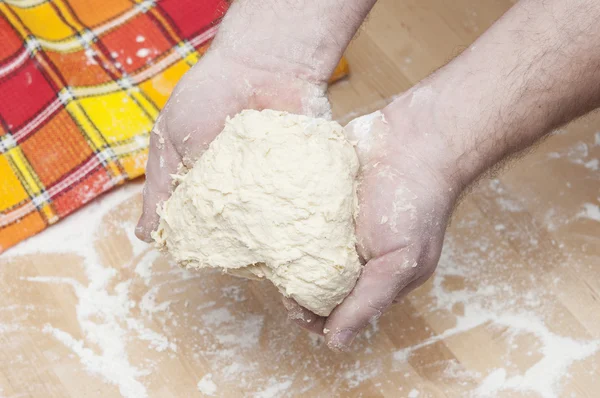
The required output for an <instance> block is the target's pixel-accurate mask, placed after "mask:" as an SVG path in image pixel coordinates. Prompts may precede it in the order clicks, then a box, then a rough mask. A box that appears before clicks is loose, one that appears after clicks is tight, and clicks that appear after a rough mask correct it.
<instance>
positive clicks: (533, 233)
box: [0, 135, 600, 398]
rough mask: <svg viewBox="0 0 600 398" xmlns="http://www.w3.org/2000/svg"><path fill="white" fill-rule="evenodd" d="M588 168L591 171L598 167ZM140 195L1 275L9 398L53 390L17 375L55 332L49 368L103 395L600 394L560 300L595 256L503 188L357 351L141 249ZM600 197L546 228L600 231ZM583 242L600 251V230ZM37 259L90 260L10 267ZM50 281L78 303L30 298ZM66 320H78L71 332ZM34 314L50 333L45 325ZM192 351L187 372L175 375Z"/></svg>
mask: <svg viewBox="0 0 600 398" xmlns="http://www.w3.org/2000/svg"><path fill="white" fill-rule="evenodd" d="M560 137H563V136H562V135H561V136H557V138H559V139H560ZM553 138H555V137H553ZM553 138H551V139H553ZM593 139H595V140H600V138H598V135H596V136H595V137H594V138H593ZM599 142H600V141H599ZM586 146H587V148H588V149H589V151H588V152H587V155H586V157H585V158H584V159H583V160H582V162H581V163H580V162H577V161H575V162H574V161H573V159H579V158H580V157H577V156H579V155H577V156H575V157H574V156H573V153H574V152H573V151H572V150H567V151H564V153H561V154H560V155H559V156H558V157H556V158H550V159H548V158H546V160H545V162H561V161H562V162H566V163H568V164H573V163H574V164H575V165H576V166H582V165H584V164H586V163H589V161H590V158H591V157H592V156H593V152H592V150H591V149H590V148H592V147H593V145H591V144H586ZM578 148H580V149H581V148H583V146H581V145H579V146H578ZM593 148H596V147H593ZM575 152H577V153H578V154H584V152H583V151H580V150H579V149H578V150H577V151H575ZM544 165H545V164H542V165H541V167H544ZM584 170H585V172H586V173H589V175H591V176H592V177H593V176H594V175H595V174H594V173H597V171H594V170H591V169H589V168H586V167H584ZM577 183H579V182H577V181H571V182H565V189H567V188H569V189H577V186H576V185H575V184H577ZM584 183H585V182H584ZM571 184H572V186H571ZM140 191H141V185H140V184H139V183H132V184H128V185H127V186H125V187H122V188H119V189H117V190H115V191H113V192H112V193H110V194H108V195H105V196H103V197H102V198H101V199H100V200H96V201H94V202H93V203H92V204H90V205H88V206H86V207H85V208H83V209H82V210H80V211H78V212H77V213H75V214H74V215H72V216H70V217H68V218H67V219H66V220H64V221H61V222H60V223H58V224H57V225H55V226H53V227H50V228H49V229H48V230H47V231H45V232H43V233H41V234H40V235H38V236H36V237H34V238H31V239H29V240H28V241H26V242H24V243H23V244H20V245H18V246H16V247H15V248H13V249H10V250H8V251H7V252H6V253H5V254H4V255H3V256H2V258H1V260H0V262H1V264H0V282H3V283H4V284H6V285H7V286H10V287H11V289H12V290H9V291H8V292H5V301H4V302H3V304H0V336H2V338H3V339H4V340H3V341H6V342H8V344H6V345H5V346H4V347H3V350H4V351H5V352H6V354H5V355H6V356H7V357H8V358H10V361H9V363H8V365H9V368H8V369H7V371H8V372H9V373H8V376H7V377H8V380H10V381H11V384H10V385H8V384H7V385H3V381H0V391H1V394H2V396H6V397H11V396H18V393H24V394H29V395H34V396H36V395H40V391H44V390H43V388H45V387H44V386H43V385H41V384H40V385H38V384H35V383H36V379H33V381H31V382H29V381H27V382H24V381H22V380H21V376H17V375H19V374H20V373H18V372H23V373H22V374H29V373H32V372H33V373H35V372H37V370H36V369H37V368H36V365H37V364H36V363H32V362H28V361H31V359H28V358H27V357H26V356H25V355H23V353H24V352H27V351H26V347H28V346H29V345H30V340H28V339H25V338H24V336H31V338H32V339H36V340H37V339H39V340H43V339H49V340H47V341H48V342H47V343H46V344H45V345H46V346H48V347H49V349H48V350H47V351H46V352H45V353H44V357H45V358H46V359H47V360H48V361H49V362H48V364H47V366H48V367H49V368H50V369H55V368H56V369H73V368H76V369H75V370H77V371H80V370H81V371H83V372H84V373H83V375H82V374H81V373H66V375H67V376H68V377H71V378H72V377H75V376H74V375H82V377H83V376H86V375H87V377H89V379H86V380H83V381H84V382H85V383H91V382H96V381H97V382H98V383H99V384H98V388H99V389H100V388H105V387H103V384H104V383H108V384H110V385H113V386H115V388H117V389H118V391H119V393H120V394H121V395H122V396H125V397H136V398H137V397H145V396H150V395H152V393H153V392H154V390H153V388H155V387H156V384H154V383H156V380H155V377H157V376H156V375H157V373H161V371H162V369H169V370H170V371H172V372H175V373H176V374H178V376H180V377H181V379H179V378H177V379H169V380H166V379H165V380H159V381H160V382H161V383H165V384H167V385H168V384H169V383H172V387H173V388H175V386H177V387H178V388H184V389H186V388H187V389H186V390H185V391H186V392H185V395H186V396H194V394H196V395H197V394H198V393H202V394H204V395H207V396H210V395H215V396H229V395H232V394H236V393H239V392H240V391H243V392H244V393H245V394H246V395H248V396H256V397H280V396H293V395H299V394H306V395H309V396H335V395H336V394H338V395H356V394H357V393H358V391H360V389H361V388H373V389H379V390H380V391H381V392H382V394H384V392H389V391H396V392H397V395H398V396H417V397H429V396H431V395H429V393H428V391H429V389H428V388H427V386H428V385H431V386H434V387H432V390H435V391H437V390H439V391H442V392H443V393H445V394H446V395H448V396H473V397H486V396H490V397H494V396H498V395H501V394H503V393H505V394H507V396H510V395H512V394H527V395H528V396H540V397H543V398H547V397H561V396H564V395H563V391H565V389H566V388H569V386H570V384H571V378H575V377H577V378H578V379H580V378H586V380H587V383H588V384H590V385H592V386H593V387H596V388H600V384H598V383H599V382H598V379H597V377H596V376H597V374H598V367H597V366H598V360H600V335H593V334H592V333H591V332H588V331H587V330H586V329H585V328H584V327H582V326H581V325H580V324H579V322H577V321H573V320H572V318H570V315H569V312H568V311H567V310H565V308H564V307H563V304H561V302H560V301H559V299H561V297H560V294H561V285H562V284H563V283H566V282H567V281H568V280H569V279H568V278H569V277H570V275H578V274H579V273H581V272H588V273H587V274H581V275H582V276H581V277H582V278H583V277H586V278H587V279H588V281H589V282H590V283H596V284H598V282H597V279H596V281H594V280H593V278H594V277H595V276H594V275H597V270H595V271H594V270H593V267H592V268H590V264H593V260H590V259H588V258H587V257H585V256H584V255H583V254H581V255H580V254H578V253H577V251H576V250H575V251H573V249H570V251H569V252H567V253H563V252H562V250H560V247H561V245H562V244H563V243H560V242H554V241H552V240H551V239H550V238H549V237H548V236H547V235H545V234H546V232H540V231H539V228H536V229H530V227H529V225H530V222H529V221H528V220H525V221H523V217H524V216H525V215H529V214H530V211H531V210H532V207H534V208H535V206H536V204H535V203H533V204H532V203H529V202H527V201H525V200H524V198H522V197H519V196H514V195H511V190H510V189H508V188H507V187H505V186H504V185H503V183H502V182H501V180H492V181H490V182H482V183H481V184H480V186H479V187H478V188H476V189H475V190H474V192H473V198H475V199H474V200H477V204H478V206H469V207H468V211H465V210H459V212H458V214H457V215H456V216H455V220H454V225H453V226H452V229H451V232H450V234H449V235H448V239H447V241H446V245H445V248H444V251H443V254H442V258H441V260H440V266H439V267H438V270H437V272H436V274H435V275H434V277H433V278H432V279H431V280H430V281H429V282H428V283H427V284H426V285H425V286H424V287H423V288H421V289H419V290H417V291H415V292H414V293H413V294H411V295H410V296H409V298H408V299H405V300H404V301H403V302H402V303H401V304H400V305H397V306H396V307H394V309H392V311H391V312H390V313H388V314H386V315H384V316H382V317H381V318H380V319H379V320H378V321H377V322H372V323H371V325H370V326H369V328H368V329H367V331H366V332H365V333H363V334H362V335H360V336H359V337H358V338H357V340H356V345H355V352H354V353H353V354H352V355H333V354H331V353H330V352H329V351H327V349H326V348H325V347H324V345H323V339H322V338H321V337H318V336H312V335H308V334H306V333H305V332H303V331H300V330H299V329H297V328H296V327H294V326H293V325H291V324H289V323H287V322H286V320H285V319H286V315H285V313H284V311H283V308H282V306H281V305H280V304H279V301H278V300H277V297H278V294H277V292H276V290H274V289H273V288H271V287H269V286H268V285H265V284H260V283H256V282H248V281H244V280H239V279H235V278H231V277H230V276H226V275H221V274H219V273H216V272H212V273H211V272H201V273H191V272H187V271H184V270H181V269H179V268H177V267H174V266H173V265H171V264H169V263H168V262H167V261H166V260H165V259H164V258H162V257H160V256H159V255H158V254H157V253H156V252H155V251H153V250H150V249H149V248H148V246H147V245H146V244H144V243H142V242H139V241H137V239H136V238H135V237H134V236H133V230H134V223H135V221H136V218H137V213H136V212H137V208H138V207H136V206H137V205H136V204H135V203H136V202H137V201H139V193H140ZM594 199H596V200H599V199H598V198H593V197H591V198H589V199H588V200H587V202H585V203H581V205H580V206H578V207H574V208H571V209H569V211H568V212H567V211H565V210H564V209H562V208H559V207H558V206H556V207H550V211H549V212H546V213H549V214H550V216H548V217H546V220H545V221H544V217H545V216H546V215H547V214H545V213H542V214H541V215H540V217H541V218H540V219H539V220H536V221H535V222H536V223H538V225H542V227H543V228H541V229H542V230H543V229H545V230H546V231H550V233H554V232H553V231H560V228H561V227H570V228H574V227H575V226H579V225H582V226H589V225H590V224H589V223H596V222H598V221H599V220H598V211H599V210H598V205H597V203H595V202H594ZM466 200H467V201H468V200H470V199H466ZM123 203H124V204H123ZM479 207H481V209H480V210H478V209H479ZM131 209H136V210H135V211H132V210H131ZM534 210H535V209H534ZM575 238H577V237H573V238H571V239H575ZM592 238H593V237H592ZM111 239H117V240H120V241H121V243H122V246H123V247H125V248H124V249H122V250H120V251H118V252H117V251H115V250H114V246H110V245H109V244H108V243H107V242H109V241H110V240H111ZM581 239H582V242H584V243H585V242H591V241H589V239H590V237H589V236H588V237H587V238H586V237H582V238H581ZM586 239H587V240H586ZM107 245H108V246H107ZM543 245H547V247H546V246H543ZM570 245H571V246H570V247H571V248H573V247H577V246H576V245H575V244H574V243H573V242H570ZM35 253H42V254H44V257H40V258H46V257H45V256H51V255H55V254H60V253H74V254H75V256H74V257H65V258H66V259H68V260H65V261H68V263H67V262H65V264H64V272H63V269H62V268H61V267H55V268H52V267H53V265H52V264H54V265H56V264H55V263H52V261H49V263H48V264H46V262H44V261H39V262H38V263H36V270H35V272H28V271H27V270H23V272H19V273H15V272H13V273H12V274H11V273H10V272H8V271H10V270H11V269H12V268H14V267H16V266H18V264H19V263H18V262H17V261H16V260H17V259H18V257H19V256H32V255H34V254H35ZM517 253H518V254H519V255H517ZM48 258H51V257H48ZM78 261H80V262H78ZM71 262H72V264H71ZM73 269H75V270H79V271H81V273H80V275H79V274H77V273H76V272H75V271H73ZM69 270H70V271H69ZM588 270H589V271H588ZM594 272H595V273H594ZM590 275H591V276H590ZM596 278H597V277H596ZM49 286H52V288H53V289H54V288H58V287H60V288H61V289H65V290H66V291H68V292H72V294H73V297H74V303H75V304H74V306H73V308H61V306H57V305H55V304H53V303H47V304H36V305H34V304H30V303H27V302H23V300H24V299H23V298H24V297H25V298H26V297H27V296H26V294H28V293H27V292H29V291H36V289H46V290H47V289H48V288H49ZM24 292H25V293H24ZM13 296H14V297H18V299H14V298H13ZM567 298H568V297H567ZM574 305H579V304H574ZM65 311H66V312H67V313H72V314H73V315H72V317H73V320H74V322H75V325H70V324H69V323H68V322H66V323H61V314H63V312H65ZM33 317H36V322H35V323H34V324H35V325H40V326H39V327H37V328H36V327H32V326H31V325H32V322H31V319H32V318H33ZM593 319H594V318H593V315H592V314H590V317H589V319H580V321H585V322H588V323H590V325H593V324H594V323H593V322H594V320H593ZM589 330H598V329H597V328H596V329H595V328H589ZM490 336H494V338H493V339H492V338H491V337H490ZM390 338H393V339H395V340H394V342H393V345H391V344H390V341H389V339H390ZM44 341H46V340H44ZM390 347H398V348H396V349H390ZM463 350H466V351H465V352H466V354H465V356H466V357H469V356H470V357H472V350H481V351H482V353H481V355H482V360H481V363H471V362H469V361H463V360H462V359H463V358H461V356H460V354H461V352H463ZM443 352H447V353H448V354H443V355H442V354H440V353H443ZM424 355H425V356H424ZM454 355H456V357H454ZM438 356H439V357H438ZM178 358H183V361H185V362H186V363H187V364H188V365H187V366H186V367H181V368H175V367H176V366H179V365H178V363H179V360H178ZM20 369H21V370H20ZM25 369H27V370H25ZM63 371H64V370H63ZM73 371H74V370H69V372H73ZM10 372H15V373H14V374H13V373H10ZM190 372H191V374H190ZM194 372H195V373H194ZM595 375H596V376H595ZM19 383H21V384H19ZM594 383H595V384H594ZM169 387H170V385H169ZM13 391H16V392H13ZM369 391H370V390H369ZM154 393H155V392H154ZM11 394H12V395H11ZM415 394H418V395H415Z"/></svg>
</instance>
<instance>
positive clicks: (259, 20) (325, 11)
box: [213, 0, 376, 82]
mask: <svg viewBox="0 0 600 398" xmlns="http://www.w3.org/2000/svg"><path fill="white" fill-rule="evenodd" d="M375 1H376V0H237V1H234V2H233V4H232V5H231V8H230V10H229V11H228V13H227V15H226V16H225V18H224V20H223V22H222V24H221V27H220V29H219V33H218V35H217V37H216V38H215V42H214V44H213V47H214V48H215V49H216V50H217V51H220V52H222V53H226V54H229V55H230V56H233V57H235V58H236V59H237V60H238V61H239V62H243V63H245V64H247V65H251V66H253V67H256V68H260V69H270V68H272V67H273V65H281V64H282V63H283V64H285V65H287V66H289V67H290V70H292V71H293V73H296V74H297V75H299V76H300V77H303V78H306V79H308V80H314V81H318V82H324V81H326V80H327V79H328V78H329V76H330V75H331V73H332V72H333V70H334V69H335V67H336V65H337V63H338V61H339V60H340V58H341V56H342V53H343V51H344V50H345V49H346V47H347V45H348V43H349V42H350V40H351V39H352V37H353V36H354V34H355V33H356V31H357V30H358V28H359V27H360V25H361V23H362V22H363V20H364V19H365V17H366V15H367V14H368V13H369V11H370V9H371V8H372V7H373V5H374V4H375Z"/></svg>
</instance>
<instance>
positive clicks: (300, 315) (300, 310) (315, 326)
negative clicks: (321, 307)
mask: <svg viewBox="0 0 600 398" xmlns="http://www.w3.org/2000/svg"><path fill="white" fill-rule="evenodd" d="M281 301H282V302H283V306H284V307H285V309H286V310H287V311H288V319H289V320H290V321H292V322H294V323H295V324H296V325H298V326H300V327H301V328H303V329H306V330H308V331H309V332H312V333H316V334H319V335H321V336H322V335H323V325H325V320H326V319H327V318H325V317H322V316H319V315H316V314H314V313H313V312H311V311H309V310H307V309H306V308H304V307H302V306H300V304H298V303H297V302H296V301H294V300H292V299H291V298H288V297H282V299H281Z"/></svg>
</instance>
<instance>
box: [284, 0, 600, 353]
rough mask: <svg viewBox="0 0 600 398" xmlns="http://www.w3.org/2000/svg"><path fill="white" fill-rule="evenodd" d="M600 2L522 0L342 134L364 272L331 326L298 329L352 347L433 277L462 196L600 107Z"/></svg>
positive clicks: (322, 322)
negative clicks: (356, 173) (355, 168)
mask: <svg viewBox="0 0 600 398" xmlns="http://www.w3.org/2000/svg"><path fill="white" fill-rule="evenodd" d="M599 20H600V3H599V2H598V1H597V0H522V1H520V2H519V3H518V4H516V5H515V6H514V7H513V8H512V9H511V10H510V11H508V12H507V13H506V14H505V15H504V16H503V17H502V18H501V19H500V20H499V21H498V22H496V23H495V24H494V25H493V26H492V27H491V28H490V29H489V30H488V31H487V32H485V33H484V34H483V35H482V36H481V37H480V38H479V39H478V40H477V41H476V42H475V43H474V44H473V45H472V46H471V47H470V48H469V49H467V50H466V51H465V52H464V53H463V54H462V55H460V56H459V57H457V58H456V59H455V60H453V61H452V62H450V63H449V64H448V65H446V66H444V67H443V68H441V69H440V70H438V71H437V72H436V73H434V74H433V75H431V76H430V77H428V78H427V79H425V80H424V81H422V82H420V83H419V84H417V85H416V86H415V87H413V88H412V89H410V90H409V91H407V92H406V93H404V94H402V95H401V96H400V97H398V98H397V99H396V100H394V102H392V103H391V104H390V105H388V106H387V107H385V108H384V109H382V110H381V111H380V112H375V113H373V114H371V115H367V116H363V117H361V118H358V119H355V120H354V121H352V122H351V123H350V124H349V125H348V126H346V134H348V136H349V137H350V138H351V139H353V140H354V141H356V142H357V153H358V155H359V159H360V161H361V165H362V168H361V176H360V178H361V180H360V185H359V190H358V197H359V202H360V211H359V213H358V218H357V237H358V248H359V251H360V253H361V255H362V257H363V258H364V259H365V260H366V261H367V263H366V265H365V267H364V269H363V273H362V275H361V277H360V278H359V280H358V282H357V284H356V286H355V287H354V290H353V291H352V293H351V294H350V295H349V296H348V297H346V299H345V300H344V301H343V302H342V303H341V304H340V305H339V306H338V307H336V309H335V310H334V311H333V312H332V313H331V315H330V316H329V317H328V318H327V319H324V318H319V317H317V316H315V315H311V314H307V313H303V312H302V309H299V308H296V307H294V304H293V303H290V302H287V303H286V304H287V306H288V307H290V310H291V311H296V312H297V313H298V314H301V316H300V315H297V314H296V316H295V319H296V322H298V323H299V324H301V325H302V326H304V327H306V328H308V329H310V330H313V331H315V332H321V333H325V338H326V341H327V344H328V346H329V347H331V348H333V349H337V350H346V349H348V348H349V346H350V344H351V343H352V341H353V339H354V338H355V336H356V335H357V333H358V332H359V331H360V330H362V329H363V328H364V327H365V326H366V325H368V323H369V321H370V320H372V319H374V318H377V317H379V316H380V315H381V314H382V313H383V312H384V311H386V310H387V308H388V307H389V306H390V305H391V304H392V303H393V302H394V301H397V300H399V299H401V298H402V297H404V296H405V295H406V294H407V293H408V292H410V291H411V290H412V289H414V288H416V287H418V286H420V285H421V284H423V283H424V282H425V281H426V280H427V279H428V278H429V277H430V276H431V274H432V273H433V272H434V270H435V267H436V265H437V262H438V260H439V256H440V253H441V248H442V244H443V238H444V232H445V229H446V224H447V221H448V219H449V217H450V214H451V212H452V209H453V208H454V205H455V203H456V200H457V198H458V197H459V195H460V193H461V192H462V191H463V189H464V188H465V187H466V186H467V185H469V184H470V183H471V182H472V181H473V180H475V179H476V178H477V177H478V176H480V175H481V174H482V173H484V172H485V171H486V170H488V169H489V168H490V167H493V165H495V164H497V163H498V162H501V161H502V160H503V159H506V158H507V157H508V156H510V155H511V154H513V153H515V152H518V151H520V150H522V149H525V148H527V147H528V146H530V145H531V144H532V143H533V142H535V141H536V140H537V139H539V138H540V137H542V136H543V135H545V134H547V133H548V132H549V131H551V130H552V129H554V128H556V127H557V126H559V125H561V124H563V123H566V122H568V121H569V120H571V119H573V118H576V117H578V116H580V115H582V114H584V113H586V112H589V111H590V110H592V109H594V108H596V107H597V106H598V105H600V24H598V21H599Z"/></svg>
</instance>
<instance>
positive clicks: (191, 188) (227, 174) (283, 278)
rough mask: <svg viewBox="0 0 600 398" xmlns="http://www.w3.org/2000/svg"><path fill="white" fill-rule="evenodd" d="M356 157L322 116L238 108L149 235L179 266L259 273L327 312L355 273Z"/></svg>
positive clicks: (306, 303) (182, 180) (351, 283)
mask: <svg viewBox="0 0 600 398" xmlns="http://www.w3.org/2000/svg"><path fill="white" fill-rule="evenodd" d="M357 172H358V159H357V156H356V153H355V150H354V148H353V147H352V145H351V144H350V143H349V142H348V141H347V140H346V138H345V136H344V132H343V129H342V127H341V126H340V125H339V124H338V123H336V122H332V121H328V120H325V119H314V118H310V117H306V116H300V115H294V114H289V113H286V112H278V111H273V110H263V111H261V112H259V111H254V110H245V111H242V112H241V113H240V114H238V115H236V116H235V117H233V118H232V119H228V120H227V121H226V123H225V128H224V129H223V132H221V134H219V135H218V136H217V138H216V139H215V140H214V141H213V142H212V143H211V144H210V147H209V149H208V150H207V151H206V152H205V153H204V154H203V155H202V156H201V157H200V159H199V160H198V162H197V163H196V164H195V165H194V167H193V168H192V169H191V170H190V171H189V172H188V173H187V174H186V175H185V176H183V177H177V178H178V179H179V180H180V183H179V185H178V186H177V187H176V189H175V191H174V192H173V195H172V196H171V198H170V199H169V200H168V201H167V202H165V204H164V206H163V207H162V209H159V210H158V212H159V214H160V216H161V221H160V225H159V227H158V230H157V231H156V232H154V233H153V238H154V239H155V240H156V242H157V243H158V244H159V245H160V246H161V247H163V248H166V249H167V250H168V251H169V252H170V253H171V255H172V256H173V257H174V258H175V260H176V261H177V262H178V263H179V264H180V265H182V266H185V267H187V268H205V267H217V268H222V269H223V271H225V272H228V273H231V274H234V275H238V276H244V277H259V278H262V277H266V278H267V279H269V280H271V281H272V282H273V283H274V284H275V285H276V286H277V287H278V288H279V290H280V292H281V293H282V294H284V295H285V296H287V297H291V298H293V299H294V300H296V301H297V302H298V303H299V304H300V305H302V306H303V307H305V308H307V309H309V310H311V311H312V312H314V313H316V314H318V315H322V316H327V315H329V313H330V312H331V311H332V310H333V308H335V306H336V305H338V304H339V303H340V302H341V301H342V300H343V299H344V297H346V296H347V295H348V293H350V291H351V290H352V288H353V287H354V285H355V283H356V280H357V279H358V276H359V274H360V270H361V265H360V262H359V259H358V255H357V253H356V249H355V243H356V237H355V234H354V213H355V210H356V174H357Z"/></svg>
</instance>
